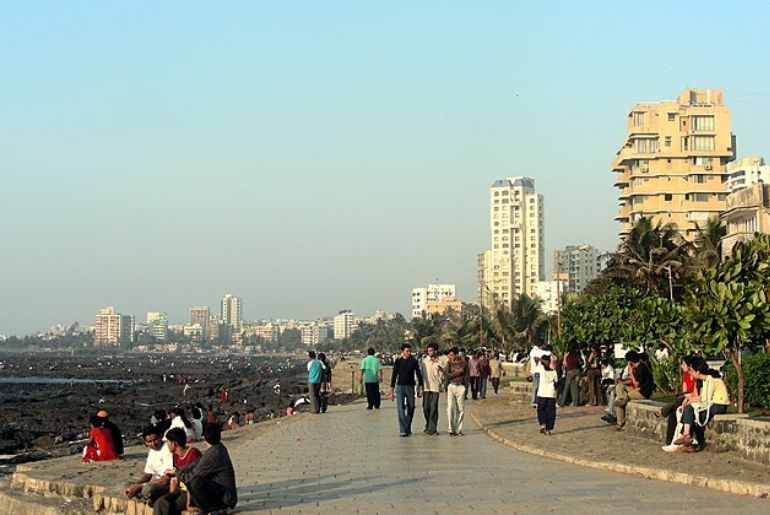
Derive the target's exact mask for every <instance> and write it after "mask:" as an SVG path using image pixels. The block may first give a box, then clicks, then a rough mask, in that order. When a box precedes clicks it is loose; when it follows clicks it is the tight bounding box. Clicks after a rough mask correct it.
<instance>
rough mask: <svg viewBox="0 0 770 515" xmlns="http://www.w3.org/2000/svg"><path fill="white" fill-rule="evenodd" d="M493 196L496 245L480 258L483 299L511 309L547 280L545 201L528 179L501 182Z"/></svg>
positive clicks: (491, 225)
mask: <svg viewBox="0 0 770 515" xmlns="http://www.w3.org/2000/svg"><path fill="white" fill-rule="evenodd" d="M489 195H490V197H489V230H490V236H491V242H492V246H491V248H490V249H489V250H487V251H486V252H484V253H483V254H480V255H479V258H478V268H479V273H478V280H479V298H480V301H481V302H482V304H483V305H486V306H490V305H491V302H493V301H495V302H499V303H501V304H503V305H506V306H510V305H511V302H512V301H513V299H514V298H515V297H516V296H517V295H519V294H521V293H526V294H528V295H530V296H531V295H533V292H534V284H535V283H536V282H538V281H540V280H542V279H543V278H544V277H545V254H544V252H545V247H544V238H545V218H544V209H545V200H544V198H543V195H540V194H538V193H537V192H536V191H535V181H534V180H533V179H530V178H528V177H508V178H505V179H500V180H497V181H495V182H494V183H493V184H492V186H491V188H490V192H489Z"/></svg>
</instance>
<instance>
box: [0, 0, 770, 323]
mask: <svg viewBox="0 0 770 515" xmlns="http://www.w3.org/2000/svg"><path fill="white" fill-rule="evenodd" d="M530 4H534V3H529V4H525V3H521V2H508V1H506V2H500V3H496V2H457V3H452V2H444V1H442V2H427V1H426V2H403V3H401V2H379V3H376V2H358V1H351V2H253V1H248V2H242V3H239V2H227V3H211V2H191V1H185V2H123V3H118V2H34V1H24V2H10V1H6V2H2V15H0V77H1V80H0V193H2V200H1V201H0V245H1V247H0V334H6V335H10V334H25V333H28V332H32V331H36V330H39V329H44V328H46V327H48V326H50V325H51V324H53V323H57V322H60V323H71V322H72V321H76V320H77V321H79V322H80V323H81V324H83V325H88V324H92V323H93V315H94V314H95V313H96V312H97V310H98V309H99V308H100V307H103V306H106V305H115V306H116V307H117V308H118V310H119V311H121V312H123V313H132V314H135V315H136V316H137V320H138V321H141V320H144V316H145V312H146V311H155V310H157V311H166V312H168V313H169V317H170V319H171V321H172V322H176V321H183V320H185V319H186V318H187V309H188V308H189V307H190V306H193V305H198V304H208V305H210V306H211V307H212V309H213V310H214V311H215V312H217V313H218V311H219V308H218V302H219V299H220V298H221V297H222V295H223V294H224V293H226V292H234V293H237V294H239V295H240V296H242V297H243V299H244V317H245V318H246V319H249V320H252V319H256V318H268V317H297V318H315V317H318V316H322V315H330V314H333V313H335V312H336V310H338V309H343V308H352V309H354V310H355V311H356V312H358V313H359V314H367V313H369V312H371V311H373V310H374V309H377V308H382V309H387V310H391V311H401V312H404V313H407V312H408V309H409V298H410V292H411V289H412V288H413V287H416V286H419V285H424V284H426V283H428V282H430V281H434V280H436V279H439V280H441V281H445V282H454V283H456V284H457V286H458V293H459V296H460V297H461V298H462V299H463V300H469V301H470V300H473V299H474V297H475V279H476V255H477V253H479V252H480V251H483V250H484V249H485V248H487V246H488V245H489V234H488V206H487V203H488V188H489V186H490V184H491V183H492V181H493V180H494V179H496V178H501V177H505V176H510V175H527V176H530V177H533V178H535V180H536V187H537V189H538V191H539V192H541V193H543V194H544V195H545V200H546V247H547V251H548V253H549V255H550V253H551V252H552V251H553V250H554V249H555V248H557V247H561V246H564V245H567V244H575V243H583V242H588V243H592V244H594V245H595V246H598V247H599V248H601V249H611V248H614V247H615V245H616V233H617V229H618V226H617V224H616V223H615V222H614V221H613V216H614V215H615V214H616V212H617V208H618V205H617V201H616V196H617V192H616V191H615V190H614V189H613V188H612V183H613V180H614V178H615V175H614V174H613V173H612V172H611V171H610V169H609V165H610V162H611V160H612V158H613V156H614V153H615V152H616V151H617V149H618V147H619V146H620V144H621V142H622V140H623V137H624V135H625V122H626V115H627V113H628V111H629V110H630V108H631V107H632V105H633V104H634V102H636V101H640V100H655V101H657V100H664V99H672V98H675V97H677V96H678V94H679V92H680V91H681V90H682V89H683V88H685V87H687V86H693V87H716V88H721V89H723V90H724V91H725V94H726V102H727V103H728V105H729V107H730V109H731V111H732V114H733V131H734V132H735V133H736V135H737V137H738V152H739V155H740V156H745V155H763V156H765V157H768V158H770V138H768V128H767V127H768V124H767V120H768V118H769V117H770V70H769V66H768V65H769V64H770V58H769V57H768V55H770V53H769V52H768V49H769V48H770V43H769V41H770V40H768V36H767V30H768V21H769V20H770V4H768V3H767V2H755V3H749V2H742V3H740V4H728V3H725V2H713V3H712V2H697V3H692V2H690V3H675V2H652V1H648V2H645V3H643V4H630V3H625V2H589V3H579V4H578V3H575V4H576V6H571V5H569V4H568V3H567V2H564V3H563V4H562V3H545V2H537V5H530ZM549 262H550V260H549Z"/></svg>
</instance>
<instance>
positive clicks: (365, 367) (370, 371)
mask: <svg viewBox="0 0 770 515" xmlns="http://www.w3.org/2000/svg"><path fill="white" fill-rule="evenodd" d="M366 353H367V356H366V357H365V358H364V359H363V360H361V382H362V383H364V388H366V409H372V408H374V409H380V382H381V381H382V365H381V364H380V360H379V359H377V358H376V357H374V349H373V348H372V347H369V350H367V351H366Z"/></svg>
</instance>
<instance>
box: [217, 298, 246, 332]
mask: <svg viewBox="0 0 770 515" xmlns="http://www.w3.org/2000/svg"><path fill="white" fill-rule="evenodd" d="M221 321H222V325H223V326H224V328H220V331H219V334H220V340H226V341H230V342H234V343H238V342H240V340H241V333H242V330H243V304H242V302H241V298H240V297H238V296H236V295H233V294H232V293H227V294H225V296H224V298H223V299H222V303H221Z"/></svg>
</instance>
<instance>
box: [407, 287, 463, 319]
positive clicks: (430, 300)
mask: <svg viewBox="0 0 770 515" xmlns="http://www.w3.org/2000/svg"><path fill="white" fill-rule="evenodd" d="M461 306H462V304H461V303H460V301H458V300H457V292H456V287H455V285H454V284H429V285H428V287H427V288H415V289H413V290H412V316H413V317H420V316H423V313H426V314H433V313H439V314H442V313H445V312H446V311H447V310H448V309H457V310H458V311H459V309H460V307H461Z"/></svg>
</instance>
